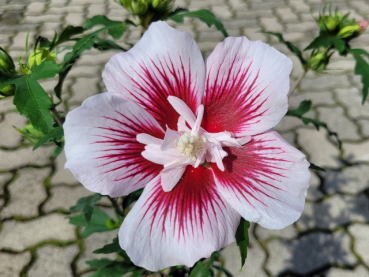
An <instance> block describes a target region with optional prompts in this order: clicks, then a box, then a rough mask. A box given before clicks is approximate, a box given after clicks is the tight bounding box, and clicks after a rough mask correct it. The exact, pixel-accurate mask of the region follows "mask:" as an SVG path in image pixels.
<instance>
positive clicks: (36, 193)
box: [0, 168, 51, 218]
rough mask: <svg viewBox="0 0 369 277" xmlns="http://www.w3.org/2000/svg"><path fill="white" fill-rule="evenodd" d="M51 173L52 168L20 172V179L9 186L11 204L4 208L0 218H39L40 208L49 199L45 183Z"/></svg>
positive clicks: (28, 169)
mask: <svg viewBox="0 0 369 277" xmlns="http://www.w3.org/2000/svg"><path fill="white" fill-rule="evenodd" d="M50 172H51V169H50V168H44V169H35V168H25V169H22V170H20V171H18V173H19V177H18V178H17V179H16V180H15V181H14V182H13V183H12V184H11V185H10V186H9V192H10V194H11V199H10V203H9V204H8V205H7V206H6V207H4V208H3V210H2V211H1V212H0V216H1V217H3V218H6V217H11V216H22V217H33V216H37V215H38V206H39V205H40V204H41V203H42V202H43V201H44V200H45V199H46V197H47V194H46V191H45V187H44V185H43V182H44V180H45V179H46V178H47V177H48V176H49V175H50Z"/></svg>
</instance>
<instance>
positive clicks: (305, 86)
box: [300, 75, 350, 91]
mask: <svg viewBox="0 0 369 277" xmlns="http://www.w3.org/2000/svg"><path fill="white" fill-rule="evenodd" d="M348 86H350V84H349V80H348V78H347V76H346V75H341V76H334V75H321V76H314V78H311V79H310V78H305V79H303V80H302V81H301V83H300V89H301V90H303V91H306V90H310V91H316V90H319V91H324V90H327V89H329V88H333V87H348Z"/></svg>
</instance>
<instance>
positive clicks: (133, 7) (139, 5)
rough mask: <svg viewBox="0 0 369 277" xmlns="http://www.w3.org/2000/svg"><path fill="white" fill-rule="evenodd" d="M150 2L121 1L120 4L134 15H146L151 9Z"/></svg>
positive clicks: (139, 0) (137, 0) (138, 0)
mask: <svg viewBox="0 0 369 277" xmlns="http://www.w3.org/2000/svg"><path fill="white" fill-rule="evenodd" d="M148 1H149V0H120V4H121V5H122V6H123V7H124V8H126V9H127V10H128V11H129V12H130V13H131V14H133V15H138V16H140V15H144V14H145V13H146V12H147V10H148V8H149V3H148Z"/></svg>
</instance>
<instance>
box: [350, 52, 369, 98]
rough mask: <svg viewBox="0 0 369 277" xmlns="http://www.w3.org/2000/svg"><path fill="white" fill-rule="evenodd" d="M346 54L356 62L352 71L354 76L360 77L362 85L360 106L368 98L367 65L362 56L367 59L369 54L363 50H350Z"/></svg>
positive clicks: (368, 72)
mask: <svg viewBox="0 0 369 277" xmlns="http://www.w3.org/2000/svg"><path fill="white" fill-rule="evenodd" d="M348 52H349V53H350V54H351V55H352V56H354V58H355V60H356V64H355V69H354V73H355V75H360V76H361V83H362V84H363V89H362V93H363V100H362V104H364V102H365V100H366V98H367V96H368V90H369V64H368V63H367V61H366V60H365V59H364V58H363V57H362V56H366V57H367V58H369V53H368V52H366V51H365V50H363V49H350V50H349V51H348Z"/></svg>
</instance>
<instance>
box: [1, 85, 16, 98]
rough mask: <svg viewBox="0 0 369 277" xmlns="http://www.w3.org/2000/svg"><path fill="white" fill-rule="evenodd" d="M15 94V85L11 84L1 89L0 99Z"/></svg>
mask: <svg viewBox="0 0 369 277" xmlns="http://www.w3.org/2000/svg"><path fill="white" fill-rule="evenodd" d="M14 94H15V85H9V86H6V87H5V88H3V89H1V90H0V99H1V98H5V97H8V96H12V95H14Z"/></svg>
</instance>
